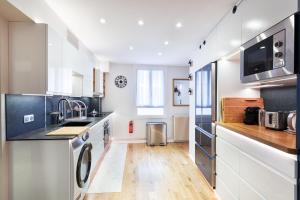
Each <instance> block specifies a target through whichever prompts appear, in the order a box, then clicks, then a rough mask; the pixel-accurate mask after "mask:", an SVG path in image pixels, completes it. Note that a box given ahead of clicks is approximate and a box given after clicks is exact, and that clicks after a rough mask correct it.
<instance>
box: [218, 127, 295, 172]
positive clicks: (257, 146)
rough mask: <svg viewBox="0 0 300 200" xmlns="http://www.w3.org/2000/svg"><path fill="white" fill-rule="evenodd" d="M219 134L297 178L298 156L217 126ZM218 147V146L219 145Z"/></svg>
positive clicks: (239, 147)
mask: <svg viewBox="0 0 300 200" xmlns="http://www.w3.org/2000/svg"><path fill="white" fill-rule="evenodd" d="M217 136H218V138H221V139H222V140H224V141H226V142H227V143H230V144H231V145H233V146H235V147H236V148H238V149H239V150H241V151H243V152H244V153H246V154H249V155H251V156H252V157H254V158H256V159H258V160H260V161H261V162H263V163H265V164H266V165H268V166H270V167H271V168H273V169H275V170H277V171H278V172H280V173H281V174H283V175H285V176H287V177H289V178H297V170H296V169H297V156H296V155H292V154H288V153H285V152H283V151H280V150H278V149H275V148H273V147H270V146H268V145H265V144H263V143H261V142H258V141H256V140H253V139H250V138H248V137H246V136H243V135H241V134H239V133H236V132H234V131H231V130H228V129H226V128H223V127H221V126H217ZM217 148H218V147H217Z"/></svg>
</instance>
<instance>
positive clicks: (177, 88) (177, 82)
mask: <svg viewBox="0 0 300 200" xmlns="http://www.w3.org/2000/svg"><path fill="white" fill-rule="evenodd" d="M188 105H189V80H188V79H173V106H188Z"/></svg>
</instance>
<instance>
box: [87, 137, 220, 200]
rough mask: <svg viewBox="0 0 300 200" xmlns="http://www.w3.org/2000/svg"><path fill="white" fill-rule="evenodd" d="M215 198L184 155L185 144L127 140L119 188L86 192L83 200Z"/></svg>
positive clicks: (186, 146) (196, 199)
mask: <svg viewBox="0 0 300 200" xmlns="http://www.w3.org/2000/svg"><path fill="white" fill-rule="evenodd" d="M150 199H151V200H173V199H174V200H184V199H186V200H190V199H191V200H192V199H195V200H215V199H217V198H216V197H215V195H214V192H213V190H212V189H210V187H209V186H208V185H207V183H206V182H205V179H204V178H203V176H202V175H201V173H200V172H199V170H198V168H197V167H196V166H195V165H194V163H193V162H192V161H191V160H190V159H189V157H188V144H179V143H172V144H168V145H167V147H148V146H146V145H145V144H129V145H128V152H127V157H126V166H125V172H124V177H123V186H122V192H120V193H102V194H88V195H87V196H86V198H85V200H150Z"/></svg>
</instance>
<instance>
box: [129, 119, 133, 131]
mask: <svg viewBox="0 0 300 200" xmlns="http://www.w3.org/2000/svg"><path fill="white" fill-rule="evenodd" d="M128 133H130V134H132V133H133V121H132V120H131V121H129V125H128Z"/></svg>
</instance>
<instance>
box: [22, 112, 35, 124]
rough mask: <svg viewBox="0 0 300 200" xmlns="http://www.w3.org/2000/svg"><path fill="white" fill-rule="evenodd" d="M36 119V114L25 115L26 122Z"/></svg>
mask: <svg viewBox="0 0 300 200" xmlns="http://www.w3.org/2000/svg"><path fill="white" fill-rule="evenodd" d="M33 121H34V114H31V115H24V123H25V124H26V123H29V122H33Z"/></svg>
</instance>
